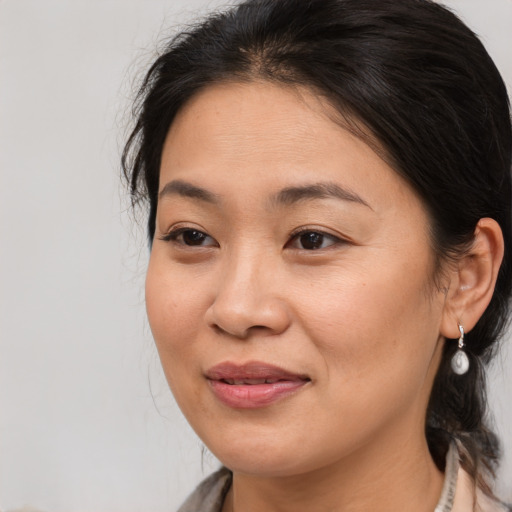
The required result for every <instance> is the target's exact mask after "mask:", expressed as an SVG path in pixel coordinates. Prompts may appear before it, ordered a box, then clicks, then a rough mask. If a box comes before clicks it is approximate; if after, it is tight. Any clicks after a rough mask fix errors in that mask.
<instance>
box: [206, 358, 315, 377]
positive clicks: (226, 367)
mask: <svg viewBox="0 0 512 512" xmlns="http://www.w3.org/2000/svg"><path fill="white" fill-rule="evenodd" d="M205 376H206V378H207V379H209V380H219V381H222V380H224V381H234V380H236V381H244V380H258V381H260V380H265V381H270V382H276V381H279V380H310V379H309V377H308V376H307V375H305V374H301V373H294V372H291V371H288V370H285V369H283V368H280V367H279V366H274V365H272V364H268V363H264V362H261V361H250V362H247V363H242V364H239V363H234V362H231V361H226V362H223V363H220V364H217V365H215V366H212V367H211V368H210V369H209V370H207V371H206V373H205Z"/></svg>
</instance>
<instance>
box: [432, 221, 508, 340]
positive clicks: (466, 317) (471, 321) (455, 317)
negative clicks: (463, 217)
mask: <svg viewBox="0 0 512 512" xmlns="http://www.w3.org/2000/svg"><path fill="white" fill-rule="evenodd" d="M503 252H504V242H503V234H502V232H501V228H500V226H499V224H498V223H497V222H496V221H495V220H494V219H489V218H484V219H480V220H479V221H478V224H477V225H476V228H475V236H474V240H473V244H472V246H471V248H470V250H469V251H468V252H467V253H466V254H464V255H463V256H462V257H461V258H460V259H459V260H458V261H457V264H456V265H455V266H454V268H453V269H452V270H451V272H449V275H450V281H449V286H448V291H447V294H446V300H445V305H444V309H443V316H442V319H441V334H442V335H443V336H444V337H445V338H458V337H459V336H460V333H459V328H458V324H459V323H460V324H461V325H462V327H463V328H464V331H465V332H469V331H470V330H471V329H473V327H474V326H475V324H476V323H477V322H478V320H479V319H480V317H481V316H482V314H483V313H484V311H485V309H486V308H487V306H488V305H489V302H490V301H491V298H492V295H493V293H494V286H495V285H496V279H497V277H498V271H499V269H500V265H501V262H502V260H503Z"/></svg>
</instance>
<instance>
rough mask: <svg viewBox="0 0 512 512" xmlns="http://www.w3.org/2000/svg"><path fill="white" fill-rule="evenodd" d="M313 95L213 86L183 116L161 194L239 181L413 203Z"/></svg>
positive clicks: (169, 143) (170, 146)
mask: <svg viewBox="0 0 512 512" xmlns="http://www.w3.org/2000/svg"><path fill="white" fill-rule="evenodd" d="M339 117H340V116H339V114H338V113H337V112H336V111H335V110H334V109H333V107H332V106H330V105H329V104H328V102H327V101H326V100H325V99H323V98H322V97H321V96H319V95H316V94H314V93H313V92H312V91H310V90H309V89H305V88H292V87H288V86H280V85H275V84H270V83H268V82H251V83H222V84H216V85H213V86H209V87H207V88H205V89H204V90H202V91H201V92H200V93H198V94H197V95H196V96H194V97H193V98H192V99H191V100H190V101H189V102H188V103H187V104H185V106H184V107H183V108H182V109H181V110H180V112H179V113H178V115H177V116H176V118H175V120H174V122H173V124H172V126H171V127H170V130H169V132H168V135H167V138H166V141H165V144H164V149H163V154H162V164H161V176H160V189H161V188H162V187H163V186H164V185H165V183H166V182H168V181H170V180H172V179H186V180H187V181H190V180H192V181H194V182H195V183H196V184H200V185H206V186H207V188H212V189H215V187H216V186H217V185H218V183H219V181H221V180H222V179H223V178H226V177H227V178H229V179H230V180H231V181H232V180H234V179H236V180H237V182H239V183H240V184H241V185H243V184H245V185H246V186H247V189H250V190H256V189H257V188H259V187H261V185H262V184H266V185H268V186H275V187H276V188H277V187H283V186H289V185H290V183H289V181H290V180H292V181H295V182H297V181H301V180H303V181H305V182H316V181H330V182H332V181H333V180H334V181H338V182H339V183H340V185H341V186H343V187H344V188H348V189H352V190H355V189H356V188H358V189H359V190H361V189H363V190H362V191H363V192H364V194H361V195H365V196H370V197H371V195H372V193H373V191H376V192H377V191H382V189H383V187H384V188H385V189H386V190H387V195H386V197H387V198H389V194H390V193H391V194H393V195H394V197H395V201H396V199H398V196H402V195H404V194H405V196H409V195H414V193H413V192H412V190H411V189H410V187H409V186H408V185H407V184H406V183H405V181H404V180H403V179H402V178H401V177H400V176H399V175H398V174H397V173H396V172H395V171H394V170H393V169H392V168H391V166H390V165H389V164H387V163H386V161H384V159H383V158H382V156H381V154H380V153H379V154H378V153H377V152H376V151H375V150H374V148H373V147H370V145H369V144H368V143H367V141H366V139H364V140H363V139H362V138H361V137H359V136H356V135H354V134H353V133H351V132H350V131H349V130H347V129H346V128H345V127H344V126H343V125H340V123H339V122H337V118H339Z"/></svg>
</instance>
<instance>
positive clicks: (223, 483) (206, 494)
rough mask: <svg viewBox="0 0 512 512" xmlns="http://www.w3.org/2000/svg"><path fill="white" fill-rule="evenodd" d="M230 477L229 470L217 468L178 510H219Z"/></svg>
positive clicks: (197, 511)
mask: <svg viewBox="0 0 512 512" xmlns="http://www.w3.org/2000/svg"><path fill="white" fill-rule="evenodd" d="M231 478H232V476H231V471H229V470H228V469H227V468H224V467H223V468H221V469H219V470H218V471H216V472H215V473H213V474H212V475H210V476H209V477H208V478H206V479H205V480H203V481H202V482H201V483H200V484H199V485H198V486H197V488H196V489H195V491H194V492H193V493H192V494H191V495H190V496H189V497H188V498H187V500H186V501H185V503H183V505H182V506H181V507H180V508H179V510H178V512H221V510H222V503H223V502H224V497H225V496H226V493H227V492H228V489H229V487H230V486H231Z"/></svg>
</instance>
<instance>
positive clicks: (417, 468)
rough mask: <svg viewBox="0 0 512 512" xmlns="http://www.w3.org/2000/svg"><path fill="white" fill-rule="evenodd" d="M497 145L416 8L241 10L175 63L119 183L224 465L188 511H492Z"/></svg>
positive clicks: (167, 61) (503, 107)
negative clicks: (146, 244)
mask: <svg viewBox="0 0 512 512" xmlns="http://www.w3.org/2000/svg"><path fill="white" fill-rule="evenodd" d="M511 140H512V136H511V127H510V114H509V106H508V100H507V93H506V89H505V86H504V84H503V81H502V79H501V77H500V75H499V73H498V71H497V70H496V68H495V66H494V64H493V62H492V61H491V59H490V57H489V56H488V54H487V52H486V51H485V49H484V48H483V46H482V45H481V43H480V42H479V40H478V39H477V38H476V36H475V35H474V34H473V33H472V32H471V31H470V30H469V29H468V28H467V27H466V26H465V25H464V24H463V23H462V22H461V21H460V20H459V19H458V18H456V16H455V15H454V14H452V13H450V12H449V11H447V10H446V9H444V8H443V7H441V6H440V5H438V4H436V3H433V2H430V1H427V0H307V1H304V0H248V1H246V2H244V3H242V4H240V5H238V6H237V7H234V8H232V9H231V10H229V11H227V12H226V13H224V14H217V15H212V16H211V17H210V18H208V19H207V20H206V21H204V22H203V23H201V24H199V25H198V26H196V27H195V28H192V29H191V30H190V31H188V32H186V33H184V34H182V35H180V36H178V37H177V38H176V39H175V40H174V41H172V42H171V43H170V44H169V46H168V48H167V49H166V50H165V52H164V53H163V54H162V56H161V57H160V58H159V59H158V60H157V61H156V62H155V63H154V65H153V66H152V68H151V69H150V71H149V73H148V74H147V77H146V80H145V82H144V84H143V87H142V89H141V92H140V104H139V110H138V118H137V125H136V127H135V129H134V131H133V133H132V135H131V137H130V139H129V141H128V143H127V146H126V148H125V153H124V157H123V165H124V169H125V172H126V175H127V177H128V179H129V180H130V183H131V190H132V194H133V199H134V201H135V202H138V201H147V202H148V204H149V219H148V228H149V239H150V245H151V257H150V263H149V268H148V273H147V284H146V303H147V311H148V317H149V321H150V325H151V329H152V332H153V335H154V338H155V342H156V345H157V347H158V351H159V354H160V359H161V361H162V365H163V368H164V371H165V374H166V377H167V380H168V382H169V385H170V387H171V389H172V391H173V393H174V395H175V397H176V400H177V402H178V404H179V405H180V407H181V409H182V411H183V413H184V414H185V416H186V417H187V419H188V421H189V422H190V424H191V425H192V427H193V428H194V429H195V431H196V432H197V434H198V435H199V436H200V438H201V439H202V440H203V441H204V442H205V444H206V445H207V446H208V448H209V449H210V450H211V451H212V452H213V453H214V454H215V455H216V456H217V457H218V458H219V460H221V462H222V463H223V464H224V465H225V468H223V469H222V470H220V471H219V472H218V473H216V474H214V475H213V476H212V477H210V478H209V479H207V480H206V481H205V482H204V483H203V484H202V485H201V486H200V487H199V488H198V489H197V490H196V491H195V493H193V495H192V496H191V497H190V498H189V500H188V501H187V502H186V504H184V506H183V507H182V509H181V510H182V511H183V512H185V511H186V512H189V511H202V512H204V511H223V512H228V511H241V510H243V511H245V512H247V511H259V510H265V511H272V510H308V511H315V510H322V511H324V510H332V511H348V510H350V511H362V510H364V511H368V510H379V511H387V510H393V511H396V510H404V511H411V510H414V511H420V512H421V511H433V510H436V511H450V510H453V511H455V512H459V511H468V510H486V511H498V510H505V508H504V506H503V505H501V504H499V503H498V501H497V500H495V499H494V498H493V494H492V477H493V474H494V473H493V472H494V469H495V467H496V463H497V460H498V446H497V440H496V438H495V436H494V434H493V433H492V432H491V431H490V430H489V428H488V426H487V425H486V423H485V421H484V419H485V418H484V416H485V386H484V371H483V364H484V363H487V362H488V361H489V359H490V357H491V356H492V353H493V351H494V348H495V346H496V342H497V340H498V338H499V336H500V334H501V333H502V331H503V328H504V325H505V322H506V318H507V314H508V301H509V297H510V293H511V261H510V250H511V242H512V228H511V178H510V168H511ZM226 468H227V469H226Z"/></svg>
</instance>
